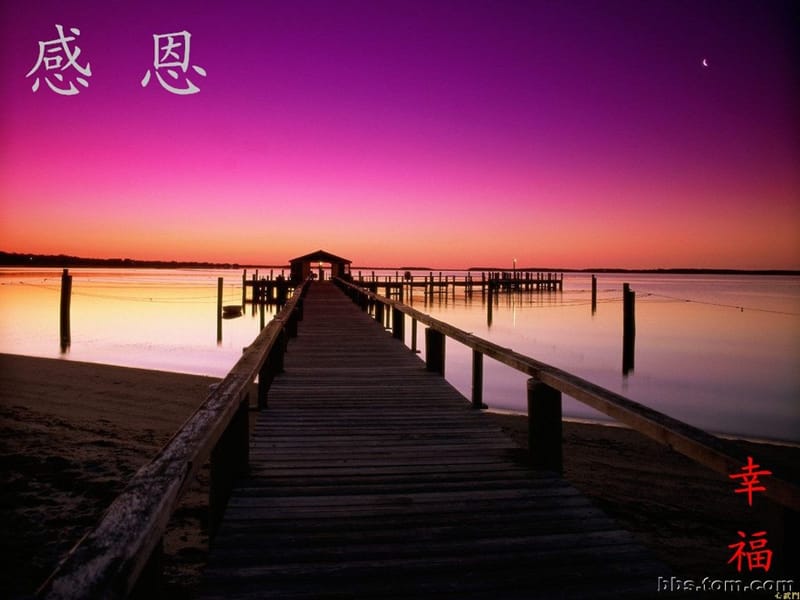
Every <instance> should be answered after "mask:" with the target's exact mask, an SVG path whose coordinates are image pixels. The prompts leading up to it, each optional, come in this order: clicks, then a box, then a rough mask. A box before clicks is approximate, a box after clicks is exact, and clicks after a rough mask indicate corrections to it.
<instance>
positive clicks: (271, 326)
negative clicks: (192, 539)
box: [37, 282, 308, 598]
mask: <svg viewBox="0 0 800 600" xmlns="http://www.w3.org/2000/svg"><path fill="white" fill-rule="evenodd" d="M307 285H308V283H307V282H306V283H303V284H301V285H300V286H298V287H297V288H296V289H295V290H294V294H293V295H292V297H291V298H290V299H289V300H288V301H287V303H286V304H285V305H284V306H283V308H282V309H281V310H280V312H279V313H278V314H277V315H276V316H275V318H274V319H272V321H270V322H269V323H268V324H267V325H266V327H265V328H264V329H262V331H261V333H260V334H259V335H258V337H256V339H255V341H254V342H253V343H252V344H251V345H250V346H248V347H247V348H245V349H244V352H243V354H242V356H241V358H240V359H239V361H238V362H237V363H236V365H235V366H234V367H233V369H231V371H230V372H229V373H228V375H227V376H226V377H225V378H224V379H223V380H222V381H221V382H220V383H219V384H217V385H216V386H214V388H213V389H212V390H211V391H210V393H209V394H208V397H207V398H206V400H205V401H204V402H203V404H202V405H201V406H200V407H199V408H198V409H197V411H196V412H195V413H194V414H193V415H192V416H191V417H190V418H189V419H188V420H187V421H186V423H185V424H184V425H183V427H181V429H180V430H179V431H178V432H177V433H176V434H175V436H174V437H173V438H172V439H171V440H170V441H169V442H168V443H167V445H166V446H164V448H163V449H162V450H161V451H160V452H159V454H158V455H157V456H156V457H155V458H154V459H153V460H152V461H151V462H150V463H149V464H147V465H145V466H144V467H142V468H141V469H140V470H139V471H138V472H137V473H136V475H134V477H133V479H132V480H131V481H130V483H129V484H128V485H127V487H126V488H125V489H124V490H123V492H122V493H121V494H120V495H119V496H117V498H116V499H115V500H114V501H113V502H112V504H111V505H110V506H109V508H108V509H107V510H106V512H105V514H104V515H103V517H102V518H101V520H100V522H99V523H98V524H97V525H96V526H95V528H94V529H92V530H91V531H90V532H89V533H87V534H86V535H85V536H84V537H83V539H81V540H80V541H79V542H78V543H77V544H76V545H75V547H74V548H73V549H72V550H71V551H70V552H69V554H68V555H67V556H66V557H65V558H64V559H63V560H62V562H61V563H60V564H59V566H58V567H57V568H56V570H55V571H54V572H53V573H52V574H51V575H50V577H49V578H48V579H47V581H46V582H45V583H44V584H43V585H42V586H41V587H40V589H39V590H38V592H37V596H38V597H40V598H124V597H127V596H129V595H131V594H135V595H140V596H142V597H144V596H152V595H153V594H151V593H150V591H151V590H153V589H157V588H158V580H159V579H160V575H161V573H160V563H161V560H160V559H161V554H162V550H163V543H162V540H163V537H164V532H165V531H166V529H167V524H168V522H169V520H170V517H171V516H172V514H173V513H174V511H175V509H176V508H177V506H178V503H179V501H180V500H181V498H182V496H183V494H184V493H185V492H186V490H187V489H188V487H189V486H190V484H191V483H192V482H193V481H194V479H195V476H196V475H197V473H198V471H199V470H200V469H201V468H202V467H203V465H204V464H205V463H206V462H207V461H208V460H209V458H210V463H211V481H210V491H209V504H210V527H209V529H210V535H213V533H214V531H215V528H216V527H217V526H218V524H219V522H220V520H221V517H222V513H223V511H224V509H225V505H226V503H227V499H228V497H229V495H230V490H231V487H232V484H233V480H234V478H235V477H236V476H237V475H239V474H240V473H242V472H243V471H245V470H246V469H247V465H248V459H249V448H250V443H249V426H248V421H249V417H248V412H249V408H250V394H251V389H252V387H253V382H254V381H255V379H256V376H257V377H258V389H257V392H256V395H257V399H258V400H257V401H258V405H259V407H264V406H266V401H267V397H266V394H267V390H268V387H269V384H270V382H271V381H272V379H273V377H274V376H275V374H277V373H279V372H280V371H281V370H282V369H283V354H284V351H285V349H286V342H287V340H288V338H289V337H293V336H295V335H297V321H299V320H301V319H302V310H303V308H302V298H303V295H304V293H305V291H306V289H307Z"/></svg>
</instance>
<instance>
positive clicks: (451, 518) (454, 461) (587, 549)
mask: <svg viewBox="0 0 800 600" xmlns="http://www.w3.org/2000/svg"><path fill="white" fill-rule="evenodd" d="M299 331H300V333H299V337H298V338H296V339H294V340H292V341H291V343H290V344H289V351H288V353H287V354H286V357H285V373H284V374H282V375H281V376H279V377H278V378H277V379H276V380H275V381H274V383H273V384H272V388H271V389H270V392H269V408H268V410H267V411H265V412H262V413H261V414H259V416H258V421H257V424H256V429H255V433H254V437H253V439H252V442H251V469H250V474H249V476H248V477H247V478H246V479H244V480H242V481H240V482H239V484H238V485H237V487H236V489H235V490H234V496H233V497H232V498H231V501H230V504H229V506H228V509H227V511H226V514H225V519H224V521H223V523H222V526H221V528H220V531H219V533H218V535H217V537H216V539H215V541H214V544H213V546H212V549H211V553H210V557H209V565H208V568H207V570H206V573H205V580H204V584H205V585H204V588H203V596H202V597H204V598H250V597H256V598H306V597H308V598H318V597H330V598H373V597H387V598H411V597H414V598H425V597H432V596H437V597H439V596H452V597H458V598H480V597H485V598H493V599H495V598H515V597H519V598H582V597H585V598H606V597H608V598H620V597H649V596H652V595H655V591H656V584H657V577H658V576H668V575H669V571H668V569H667V567H665V566H664V565H663V564H660V563H659V562H657V561H656V560H655V559H654V558H653V557H652V555H651V554H650V553H649V552H647V551H646V550H645V549H643V548H642V547H641V546H640V545H639V544H638V543H637V542H636V541H635V540H634V539H633V537H632V536H631V535H630V534H629V533H627V532H625V531H622V530H620V529H619V527H618V526H617V525H616V524H615V523H614V522H613V521H612V520H610V519H609V518H608V517H606V516H605V515H604V514H603V513H602V512H601V511H600V510H599V509H597V508H596V507H594V506H593V505H592V504H591V503H590V502H589V501H588V500H587V499H586V498H585V497H583V496H582V495H581V494H580V493H578V492H577V491H576V490H575V489H574V488H573V487H572V486H570V485H569V484H568V483H567V482H565V481H564V480H563V479H562V478H561V477H559V476H557V475H555V474H553V473H547V472H534V471H532V470H531V469H529V468H528V467H526V465H525V464H524V463H525V457H524V455H523V453H522V451H521V450H519V449H518V448H517V447H516V446H515V445H514V443H513V442H511V441H510V440H509V439H508V438H507V437H506V436H504V435H503V433H502V432H501V431H500V430H499V429H498V428H496V427H495V426H494V425H493V424H492V423H491V422H490V420H489V419H488V418H486V417H485V416H483V415H481V414H480V412H477V411H473V410H472V409H471V407H470V404H469V402H467V401H466V400H465V398H464V397H463V396H461V395H460V394H459V393H458V392H457V391H456V390H455V389H454V388H453V387H451V386H450V385H449V384H448V383H447V382H446V381H445V380H444V379H443V378H441V377H439V376H438V375H435V374H432V373H429V372H427V371H426V370H425V368H424V364H423V363H422V361H420V360H419V358H418V357H416V356H415V355H414V354H412V353H411V352H410V351H409V350H408V348H407V347H405V346H404V345H403V344H401V343H400V342H399V341H397V340H395V339H393V338H392V337H391V335H389V334H387V333H385V332H383V331H382V330H381V327H380V325H379V324H378V323H376V322H375V321H374V320H372V319H371V318H369V317H368V316H367V315H366V314H364V313H362V312H361V311H360V310H359V309H358V308H357V307H356V306H355V305H354V304H352V303H351V302H350V301H349V299H347V298H346V297H345V296H344V295H343V294H342V293H341V292H340V291H339V290H337V289H336V288H335V287H334V286H333V285H332V284H330V283H326V282H317V283H315V284H313V285H312V287H311V290H310V291H309V293H308V296H307V297H306V300H305V310H304V320H303V321H302V322H301V323H300V328H299Z"/></svg>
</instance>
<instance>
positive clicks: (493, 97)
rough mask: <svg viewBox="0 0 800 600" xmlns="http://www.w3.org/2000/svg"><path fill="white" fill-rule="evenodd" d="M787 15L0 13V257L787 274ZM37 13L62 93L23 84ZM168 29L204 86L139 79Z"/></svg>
mask: <svg viewBox="0 0 800 600" xmlns="http://www.w3.org/2000/svg"><path fill="white" fill-rule="evenodd" d="M790 6H791V4H790V3H788V2H787V3H780V2H734V1H726V2H722V1H718V2H702V1H691V2H680V1H669V2H661V1H644V0H641V1H635V2H498V1H494V2H473V1H470V2H443V1H428V2H412V1H403V2H383V1H380V0H372V1H363V2H362V1H359V2H339V1H328V2H225V3H222V2H220V3H210V2H203V3H200V2H189V1H186V0H179V1H176V2H157V3H156V2H112V1H110V0H106V1H104V2H35V3H29V2H5V3H3V5H2V7H1V8H0V27H2V33H3V40H4V49H3V52H2V53H0V72H1V74H2V78H1V79H0V86H2V87H0V94H2V100H0V103H1V104H0V109H1V110H2V117H0V118H1V119H2V120H1V121H0V127H1V129H0V134H1V135H2V138H0V158H1V159H2V162H1V163H0V223H2V225H0V236H1V237H2V239H3V242H2V244H0V249H2V250H7V251H20V252H48V253H49V252H55V253H60V252H63V253H68V254H80V255H94V256H130V257H135V258H164V259H171V258H175V259H187V260H221V261H223V260H224V261H238V262H273V261H283V260H286V259H287V258H289V257H291V256H296V255H299V254H304V253H306V252H308V251H311V250H314V249H317V248H319V247H323V248H325V249H327V250H329V251H331V252H334V253H336V254H340V255H343V256H347V257H349V258H352V259H353V260H354V261H356V263H372V264H376V263H382V264H395V265H399V264H407V263H417V264H420V263H421V264H431V265H434V266H441V267H448V266H449V267H464V266H469V265H473V264H486V263H495V264H505V263H508V264H511V261H512V259H513V258H516V259H517V261H518V264H520V265H550V266H562V267H592V266H623V267H670V266H689V267H732V268H737V267H738V268H794V269H798V268H800V229H799V226H800V174H799V172H800V169H798V165H800V141H799V140H800V126H799V125H800V119H799V118H798V106H800V102H799V100H800V93H798V92H799V91H800V85H799V83H800V81H799V79H798V77H799V76H798V73H800V70H799V69H798V66H799V65H798V63H797V60H796V59H795V56H797V55H798V54H797V50H798V48H797V42H796V40H797V39H798V36H797V33H798V32H797V29H796V26H795V27H793V24H796V21H793V20H792V18H791V17H790V16H789V8H790ZM57 23H58V24H62V25H64V26H65V28H69V27H78V28H80V31H81V35H80V36H79V37H78V39H77V44H78V45H79V46H80V48H81V51H82V54H81V57H80V59H79V62H80V63H85V62H86V61H88V62H89V63H90V64H91V69H92V76H91V78H89V87H88V88H87V89H82V91H81V93H80V94H78V95H76V96H72V97H62V96H59V95H57V94H54V93H53V92H51V91H50V90H48V89H46V88H45V87H42V88H41V89H39V91H37V92H35V93H34V92H33V91H32V90H31V85H32V83H33V77H30V78H26V77H25V75H26V73H27V72H28V71H29V70H30V69H31V68H32V67H33V65H34V63H35V61H36V58H37V55H38V42H39V41H44V40H50V39H53V38H54V37H56V30H55V24H57ZM183 29H186V30H188V31H190V32H191V34H192V47H191V63H192V64H194V65H198V66H201V67H203V68H204V69H205V70H206V71H207V73H208V76H207V77H206V78H202V77H199V76H192V80H193V81H194V82H195V83H196V84H197V85H198V86H199V87H200V89H201V91H200V93H198V94H196V95H193V96H180V97H179V96H174V95H171V94H169V93H168V92H166V91H165V90H163V89H161V88H160V87H159V86H158V84H157V83H155V82H154V81H151V82H150V83H149V85H148V87H146V88H142V86H141V85H140V81H141V79H142V77H143V76H144V74H145V72H146V71H147V70H148V68H150V67H152V62H153V41H152V35H153V34H156V33H171V32H176V31H180V30H183ZM703 58H706V59H707V61H708V64H709V66H708V67H707V68H706V67H704V66H703V65H702V60H703Z"/></svg>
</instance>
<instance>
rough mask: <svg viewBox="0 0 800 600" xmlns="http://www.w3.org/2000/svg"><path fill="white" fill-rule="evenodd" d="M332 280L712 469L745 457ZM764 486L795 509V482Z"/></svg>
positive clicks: (618, 398)
mask: <svg viewBox="0 0 800 600" xmlns="http://www.w3.org/2000/svg"><path fill="white" fill-rule="evenodd" d="M336 283H337V285H339V286H340V287H341V288H342V289H343V290H345V291H348V290H349V291H350V293H351V294H356V295H361V296H362V298H363V299H365V300H369V301H371V302H378V303H381V304H383V305H386V306H389V307H391V309H392V312H393V313H394V311H399V312H401V313H403V314H406V315H408V316H409V317H411V318H412V319H413V320H415V321H418V322H420V323H424V324H425V325H427V326H428V327H429V328H431V329H433V330H435V331H437V332H439V333H441V334H443V335H445V336H447V337H449V338H452V339H453V340H455V341H457V342H460V343H461V344H464V345H465V346H467V347H468V348H471V349H472V350H473V351H474V352H478V353H480V354H482V355H486V356H488V357H490V358H493V359H494V360H496V361H498V362H500V363H502V364H504V365H507V366H509V367H511V368H513V369H516V370H517V371H521V372H522V373H525V374H527V375H529V376H530V377H532V378H533V379H535V380H536V381H539V382H541V383H544V384H546V385H547V386H550V387H551V388H553V389H555V390H558V391H559V392H562V393H564V394H566V395H567V396H570V397H571V398H574V399H575V400H578V401H579V402H583V403H584V404H587V405H588V406H591V407H592V408H594V409H595V410H598V411H600V412H602V413H604V414H606V415H608V416H609V417H611V418H613V419H614V420H616V421H619V422H620V423H624V424H625V425H627V426H628V427H630V428H632V429H635V430H636V431H638V432H640V433H642V434H644V435H646V436H647V437H649V438H651V439H653V440H655V441H657V442H659V443H661V444H663V445H665V446H668V447H669V448H672V449H673V450H676V451H677V452H680V453H681V454H684V455H685V456H687V457H689V458H691V459H692V460H694V461H695V462H697V463H699V464H702V465H704V466H706V467H708V468H710V469H713V470H714V471H717V472H718V473H722V474H725V475H729V474H732V473H735V472H738V471H740V470H741V468H742V467H743V466H744V465H745V464H746V463H747V457H746V455H745V454H744V453H743V452H742V450H741V449H740V448H739V447H737V446H735V445H734V444H733V443H731V442H729V441H727V440H723V439H721V438H718V437H716V436H714V435H712V434H710V433H708V432H706V431H704V430H702V429H699V428H697V427H694V426H692V425H689V424H688V423H684V422H683V421H679V420H678V419H674V418H672V417H670V416H668V415H666V414H664V413H661V412H658V411H656V410H653V409H651V408H648V407H647V406H644V405H643V404H640V403H638V402H635V401H633V400H631V399H629V398H626V397H624V396H622V395H620V394H617V393H616V392H612V391H610V390H607V389H605V388H603V387H600V386H599V385H596V384H594V383H591V382H589V381H587V380H585V379H582V378H581V377H578V376H577V375H573V374H571V373H568V372H566V371H564V370H562V369H559V368H557V367H553V366H551V365H548V364H546V363H543V362H541V361H538V360H536V359H534V358H531V357H529V356H526V355H524V354H520V353H519V352H515V351H514V350H512V349H511V348H504V347H502V346H500V345H498V344H495V343H493V342H490V341H488V340H486V339H483V338H480V337H478V336H475V335H473V334H471V333H467V332H466V331H463V330H461V329H459V328H457V327H454V326H453V325H450V324H449V323H445V322H444V321H440V320H439V319H436V318H434V317H431V316H430V315H427V314H425V313H422V312H420V311H418V310H416V309H414V308H412V307H410V306H407V305H405V304H403V303H402V302H399V301H396V300H392V299H390V298H385V297H383V296H380V295H378V294H376V293H374V292H371V291H370V290H368V289H366V288H362V287H359V286H357V285H354V284H352V283H350V282H347V281H344V280H342V279H336ZM353 299H354V300H355V299H356V298H353ZM414 333H415V330H414ZM476 362H478V363H480V361H473V365H475V363H476ZM473 380H474V379H473ZM762 464H763V463H762ZM766 488H767V489H766V491H765V492H764V493H765V494H766V496H767V497H769V498H771V499H772V500H773V501H775V502H777V503H778V504H781V505H782V506H784V507H786V508H789V509H790V510H793V511H800V486H798V485H796V484H795V483H793V482H790V481H788V480H786V479H784V478H781V477H779V476H778V475H776V474H775V473H773V474H772V475H771V476H770V477H769V481H768V485H766Z"/></svg>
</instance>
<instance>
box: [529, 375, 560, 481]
mask: <svg viewBox="0 0 800 600" xmlns="http://www.w3.org/2000/svg"><path fill="white" fill-rule="evenodd" d="M528 449H529V450H530V454H531V464H532V465H533V467H534V468H537V469H548V470H551V471H555V472H557V473H561V472H562V470H563V467H562V451H561V392H560V391H558V390H556V389H554V388H551V387H550V386H549V385H546V384H544V383H542V382H541V381H537V380H536V379H529V380H528Z"/></svg>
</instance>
